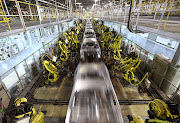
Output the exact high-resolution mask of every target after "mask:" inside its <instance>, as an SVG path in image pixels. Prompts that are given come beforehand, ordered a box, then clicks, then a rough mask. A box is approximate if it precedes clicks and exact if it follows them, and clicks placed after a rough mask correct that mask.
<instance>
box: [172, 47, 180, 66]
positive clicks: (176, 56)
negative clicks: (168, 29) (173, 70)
mask: <svg viewBox="0 0 180 123" xmlns="http://www.w3.org/2000/svg"><path fill="white" fill-rule="evenodd" d="M179 60H180V44H179V45H178V48H177V50H176V52H175V54H174V57H173V59H172V61H171V66H173V67H176V65H177V64H178V62H179Z"/></svg>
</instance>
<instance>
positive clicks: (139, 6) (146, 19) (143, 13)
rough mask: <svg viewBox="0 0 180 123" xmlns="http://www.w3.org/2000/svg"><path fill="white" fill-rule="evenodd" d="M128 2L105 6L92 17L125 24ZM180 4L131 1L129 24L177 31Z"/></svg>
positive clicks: (153, 0)
mask: <svg viewBox="0 0 180 123" xmlns="http://www.w3.org/2000/svg"><path fill="white" fill-rule="evenodd" d="M130 2H131V1H128V2H123V1H122V2H121V3H119V4H118V5H115V4H110V3H108V4H106V5H104V6H103V7H101V8H100V9H99V10H96V11H94V14H93V16H94V17H97V18H101V19H106V20H114V21H119V22H124V23H127V22H128V19H129V9H130ZM179 5H180V2H179V1H178V0H177V1H175V0H160V1H157V0H149V1H145V2H142V0H140V1H139V2H137V1H136V0H132V11H131V18H130V23H131V25H132V26H133V28H137V26H145V27H150V28H154V29H160V30H164V31H168V32H176V33H180V31H179V26H177V25H179V23H180V22H179V20H180V19H179V18H178V15H179V13H180V9H179Z"/></svg>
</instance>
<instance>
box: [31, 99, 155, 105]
mask: <svg viewBox="0 0 180 123" xmlns="http://www.w3.org/2000/svg"><path fill="white" fill-rule="evenodd" d="M118 101H119V103H120V104H122V105H136V104H137V105H138V104H148V103H149V102H150V101H152V100H150V99H147V100H145V99H123V100H118ZM114 102H115V101H114ZM30 103H32V104H51V105H68V104H69V100H45V99H31V100H30Z"/></svg>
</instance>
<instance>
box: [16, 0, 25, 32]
mask: <svg viewBox="0 0 180 123" xmlns="http://www.w3.org/2000/svg"><path fill="white" fill-rule="evenodd" d="M15 3H16V7H17V10H18V14H19V18H20V20H21V24H22V26H23V29H24V32H26V25H25V22H24V18H23V16H22V12H21V8H20V5H19V2H18V1H17V0H15Z"/></svg>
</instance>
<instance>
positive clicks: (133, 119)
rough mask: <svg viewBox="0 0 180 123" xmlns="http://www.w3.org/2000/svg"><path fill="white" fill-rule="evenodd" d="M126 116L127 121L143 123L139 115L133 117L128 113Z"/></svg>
mask: <svg viewBox="0 0 180 123" xmlns="http://www.w3.org/2000/svg"><path fill="white" fill-rule="evenodd" d="M127 117H128V119H129V123H145V121H144V120H143V119H142V117H141V116H137V117H135V118H133V117H132V116H131V115H128V116H127Z"/></svg>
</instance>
